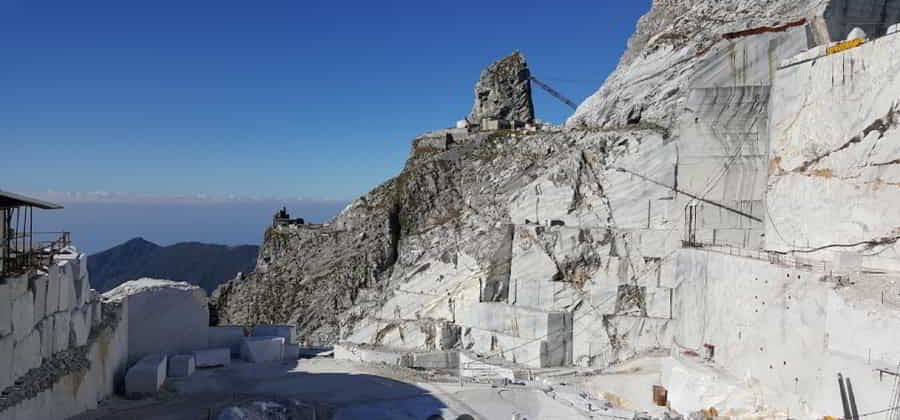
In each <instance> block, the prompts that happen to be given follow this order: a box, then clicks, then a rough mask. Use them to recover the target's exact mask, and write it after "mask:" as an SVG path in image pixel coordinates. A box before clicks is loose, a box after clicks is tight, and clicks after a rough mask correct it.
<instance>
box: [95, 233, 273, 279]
mask: <svg viewBox="0 0 900 420" xmlns="http://www.w3.org/2000/svg"><path fill="white" fill-rule="evenodd" d="M258 253H259V247H258V246H256V245H240V246H225V245H214V244H204V243H200V242H181V243H177V244H174V245H170V246H160V245H157V244H155V243H153V242H150V241H148V240H146V239H144V238H134V239H131V240H129V241H127V242H125V243H123V244H120V245H117V246H114V247H112V248H110V249H107V250H106V251H102V252H98V253H96V254H93V255H91V256H90V257H89V258H88V270H89V271H90V276H91V285H92V287H93V288H95V289H97V290H98V291H100V292H105V291H107V290H110V289H113V288H115V287H116V286H118V285H120V284H122V283H124V282H126V281H128V280H134V279H139V278H142V277H154V278H163V279H169V280H176V281H186V282H189V283H191V284H196V285H198V286H200V287H202V288H203V289H204V290H206V291H207V292H211V291H212V290H214V289H215V288H216V286H218V285H219V284H220V283H224V282H226V281H228V280H231V279H233V278H234V276H235V274H237V273H238V272H243V273H247V272H250V271H253V269H254V268H255V267H256V256H257V254H258Z"/></svg>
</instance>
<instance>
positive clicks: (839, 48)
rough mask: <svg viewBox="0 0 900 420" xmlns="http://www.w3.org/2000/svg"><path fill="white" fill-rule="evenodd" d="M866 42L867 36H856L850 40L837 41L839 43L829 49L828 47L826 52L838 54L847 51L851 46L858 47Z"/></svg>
mask: <svg viewBox="0 0 900 420" xmlns="http://www.w3.org/2000/svg"><path fill="white" fill-rule="evenodd" d="M865 42H866V39H865V38H854V39H851V40H849V41H844V42H839V43H837V45H835V46H833V47H828V49H826V50H825V52H826V53H828V55H831V54H837V53H839V52H843V51H847V50H849V49H851V48H856V47H858V46H860V45H862V44H864V43H865Z"/></svg>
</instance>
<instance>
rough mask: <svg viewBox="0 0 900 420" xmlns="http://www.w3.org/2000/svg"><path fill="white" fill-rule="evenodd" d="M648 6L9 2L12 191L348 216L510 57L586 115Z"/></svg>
mask: <svg viewBox="0 0 900 420" xmlns="http://www.w3.org/2000/svg"><path fill="white" fill-rule="evenodd" d="M649 6H650V0H640V1H636V0H629V1H624V2H623V1H617V2H614V1H596V0H592V1H571V2H551V1H527V0H526V1H522V0H516V1H496V2H490V1H455V2H444V1H421V0H419V1H395V2H379V1H329V2H325V1H322V2H319V1H306V0H300V1H297V0H290V1H289V0H266V1H247V0H241V1H231V0H216V1H188V0H178V1H172V0H153V1H122V0H79V1H72V0H0V55H2V65H0V92H2V94H0V144H2V147H3V170H2V173H0V189H4V190H13V191H23V192H33V191H46V190H55V191H115V192H129V193H152V194H196V193H205V194H214V195H230V194H234V195H239V196H245V195H253V196H295V197H296V196H303V197H313V198H333V199H341V200H346V199H352V198H354V197H356V196H358V195H360V194H362V193H364V192H366V191H368V190H369V189H370V188H372V187H373V186H375V185H377V184H378V183H380V182H382V181H384V180H385V179H387V178H389V177H390V176H393V175H394V174H396V173H397V172H398V171H399V170H400V169H401V168H402V166H403V163H404V160H405V158H406V155H407V152H408V150H409V142H410V140H411V139H412V138H413V137H414V136H415V135H416V134H418V133H421V132H424V131H427V130H431V129H436V128H441V127H446V126H450V125H452V124H453V123H454V121H455V120H457V119H459V118H461V117H462V116H464V115H465V114H466V113H467V112H468V111H469V109H470V107H471V105H472V86H473V84H474V82H475V81H476V80H477V78H478V74H479V72H480V70H481V69H482V68H483V67H484V66H485V65H487V64H488V63H490V62H491V61H493V60H495V59H497V58H499V57H502V56H504V55H506V54H508V53H510V52H512V51H513V50H520V51H522V52H523V53H525V55H526V57H527V58H528V60H529V63H530V66H531V68H532V72H533V73H534V74H535V75H536V76H538V77H539V78H544V79H546V81H547V82H549V83H550V84H551V85H553V86H554V87H556V88H557V89H558V90H560V91H562V92H563V93H565V94H566V95H568V96H570V97H571V98H572V99H573V100H575V101H576V102H580V101H581V100H583V99H584V98H585V97H586V96H587V95H589V94H590V93H592V92H593V91H595V90H596V89H597V88H598V87H599V86H600V84H601V83H602V82H603V80H604V79H605V78H606V76H607V75H608V73H609V72H610V71H611V70H612V69H613V68H614V67H615V64H616V62H617V61H618V58H619V56H620V54H621V53H622V51H623V50H624V48H625V43H626V40H627V38H628V36H629V35H630V34H631V33H632V31H633V29H634V26H635V24H636V22H637V19H638V17H639V16H640V15H641V14H643V13H645V12H646V11H647V10H648V9H649ZM535 100H536V108H537V113H538V116H539V117H540V118H543V119H545V120H547V121H551V122H555V123H559V122H561V121H563V120H564V119H565V118H566V117H567V116H568V115H569V114H570V110H569V109H568V108H566V107H565V106H563V105H561V104H559V103H557V102H556V101H555V100H554V99H552V98H550V97H549V96H547V95H545V94H544V93H543V92H542V91H536V92H535Z"/></svg>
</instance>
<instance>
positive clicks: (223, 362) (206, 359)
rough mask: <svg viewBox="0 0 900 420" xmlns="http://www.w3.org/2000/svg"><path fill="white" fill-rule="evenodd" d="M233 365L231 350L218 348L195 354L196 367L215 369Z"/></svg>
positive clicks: (198, 351)
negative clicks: (215, 367)
mask: <svg viewBox="0 0 900 420" xmlns="http://www.w3.org/2000/svg"><path fill="white" fill-rule="evenodd" d="M230 364H231V349H229V348H218V349H207V350H197V351H195V352H194V366H196V367H214V366H228V365H230Z"/></svg>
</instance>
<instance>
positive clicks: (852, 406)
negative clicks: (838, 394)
mask: <svg viewBox="0 0 900 420" xmlns="http://www.w3.org/2000/svg"><path fill="white" fill-rule="evenodd" d="M844 380H845V381H847V399H848V400H849V401H850V415H851V416H853V420H859V410H857V409H856V396H854V395H853V385H852V384H850V378H846V379H844Z"/></svg>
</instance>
